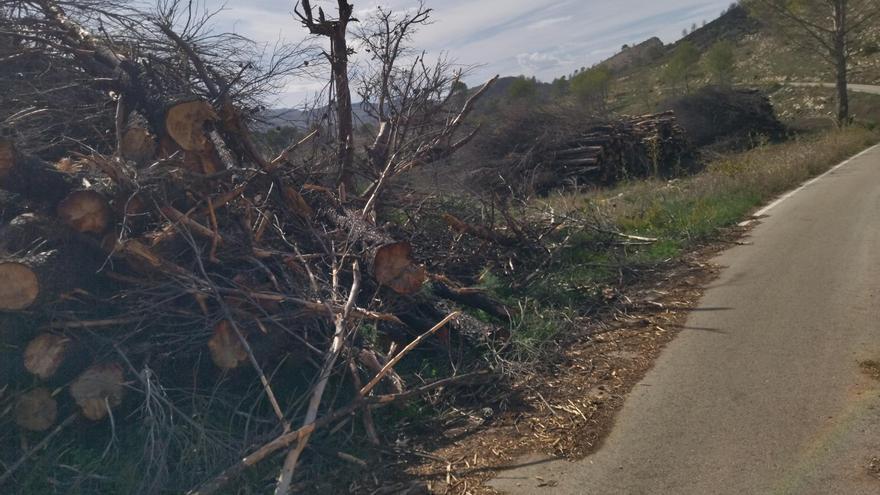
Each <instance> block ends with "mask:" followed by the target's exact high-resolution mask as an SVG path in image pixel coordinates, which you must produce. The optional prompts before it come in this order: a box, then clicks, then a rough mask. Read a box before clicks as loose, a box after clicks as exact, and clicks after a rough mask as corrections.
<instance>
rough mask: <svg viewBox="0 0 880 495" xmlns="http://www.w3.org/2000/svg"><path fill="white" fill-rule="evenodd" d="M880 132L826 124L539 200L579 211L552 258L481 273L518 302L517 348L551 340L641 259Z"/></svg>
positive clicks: (682, 246) (674, 250)
mask: <svg viewBox="0 0 880 495" xmlns="http://www.w3.org/2000/svg"><path fill="white" fill-rule="evenodd" d="M878 141H880V134H878V133H877V132H875V131H873V130H869V129H867V128H864V127H852V128H850V129H846V130H829V131H825V132H822V133H819V134H815V135H812V136H809V137H803V138H799V139H796V140H793V141H789V142H786V143H781V144H764V145H762V146H760V147H758V148H755V149H753V150H750V151H747V152H743V153H737V154H732V155H726V156H722V157H719V158H718V159H716V160H714V161H712V162H711V163H709V164H708V166H707V169H706V170H705V171H704V172H702V173H700V174H697V175H695V176H692V177H688V178H683V179H677V180H673V181H659V180H647V181H633V182H630V183H627V184H622V185H620V186H618V187H615V188H612V189H603V190H596V191H591V192H585V193H577V194H565V195H557V196H554V197H550V198H544V199H541V200H537V201H535V203H534V204H533V205H532V207H533V210H534V211H538V212H547V211H553V212H554V215H557V216H558V215H565V216H567V217H569V218H571V219H573V220H574V222H573V223H572V225H571V226H570V227H568V228H567V229H561V230H560V231H558V232H556V234H555V236H554V238H553V239H552V240H551V241H552V242H556V243H558V246H557V251H556V253H555V254H554V256H555V257H554V258H553V259H552V262H546V261H545V262H544V264H543V266H542V268H541V270H540V273H539V275H538V276H536V277H533V278H532V279H530V280H529V283H527V284H524V285H521V286H519V287H513V288H511V283H510V281H509V280H507V279H505V277H503V276H499V275H497V274H495V273H485V274H484V275H483V277H482V283H483V287H484V288H486V289H487V290H489V291H490V292H492V293H494V294H495V295H496V297H499V298H501V299H502V300H504V301H505V302H506V303H507V304H508V305H509V306H510V307H518V308H519V311H520V314H519V315H517V318H516V321H515V324H514V328H513V332H512V342H513V344H514V348H515V351H518V352H521V353H523V355H531V354H533V353H535V352H539V351H540V350H541V349H552V346H550V345H548V343H553V342H555V341H556V339H558V337H559V336H560V334H561V333H562V332H565V331H566V330H568V329H570V328H572V322H573V321H575V319H576V317H577V316H579V315H585V314H589V313H591V312H594V311H596V310H598V309H601V308H602V307H603V305H604V304H605V303H606V302H607V301H606V300H605V298H606V292H607V291H608V290H609V289H620V288H621V287H620V285H621V284H624V285H625V284H627V283H631V282H632V281H633V280H637V279H638V277H639V270H640V269H642V268H646V267H652V266H656V265H657V264H659V263H664V262H668V261H671V260H674V259H676V258H677V257H679V256H680V255H681V254H682V253H684V252H687V251H688V250H690V249H694V247H695V246H698V245H700V244H701V243H705V242H711V241H712V240H713V239H715V238H717V237H718V236H719V234H720V233H721V232H722V231H723V229H725V228H729V227H731V226H733V225H735V224H737V223H738V222H740V221H742V220H743V219H744V218H746V217H748V215H749V214H750V213H751V212H752V211H754V210H755V209H757V208H758V207H759V206H760V205H762V204H764V203H766V202H768V201H770V200H771V199H772V198H774V197H775V196H777V195H778V194H780V193H782V192H784V191H786V190H789V189H791V188H794V187H796V186H797V185H798V184H800V183H802V182H803V181H805V180H807V179H809V178H810V177H812V176H815V175H817V174H819V173H821V172H823V171H825V170H827V169H828V168H830V167H831V166H833V165H835V164H836V163H839V162H840V161H842V160H843V159H845V158H847V157H849V156H852V155H854V154H855V153H857V152H858V151H860V150H862V149H864V148H866V147H867V146H869V145H872V144H874V143H876V142H878ZM538 216H540V214H539V215H538ZM597 219H599V222H600V223H601V224H602V225H604V226H605V227H604V229H603V230H612V231H618V232H620V233H624V234H629V235H638V236H643V237H651V238H656V239H657V240H656V242H650V243H639V242H635V243H626V242H621V241H624V240H625V239H624V238H621V237H615V236H614V235H608V234H607V233H602V232H601V231H600V230H595V229H594V230H590V229H589V228H586V227H585V226H587V225H595V223H596V222H597ZM578 220H580V221H578ZM624 275H625V276H624Z"/></svg>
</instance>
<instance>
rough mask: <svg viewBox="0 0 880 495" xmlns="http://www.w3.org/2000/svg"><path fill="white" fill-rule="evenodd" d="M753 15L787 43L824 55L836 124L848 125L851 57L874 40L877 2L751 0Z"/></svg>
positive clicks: (879, 13) (879, 12) (878, 12)
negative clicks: (831, 79) (834, 101)
mask: <svg viewBox="0 0 880 495" xmlns="http://www.w3.org/2000/svg"><path fill="white" fill-rule="evenodd" d="M745 5H746V7H747V8H749V10H750V11H751V12H752V14H753V15H754V16H755V17H757V18H759V19H761V20H762V22H766V23H768V24H769V25H770V26H772V28H773V32H775V33H777V34H778V35H779V36H781V37H782V38H783V39H784V40H786V41H788V42H791V43H792V44H794V45H797V46H800V47H804V48H808V49H811V50H813V51H815V52H816V53H819V54H820V55H822V57H823V59H824V60H825V62H826V64H827V65H828V67H829V68H830V69H832V72H833V73H834V76H835V86H836V88H837V122H838V124H839V125H846V124H847V123H848V122H849V95H848V94H847V85H848V81H849V74H850V71H851V70H852V57H853V55H855V54H857V53H858V52H859V51H860V50H862V49H863V46H864V45H865V44H866V43H870V42H872V41H875V39H876V35H875V34H874V28H875V26H876V24H877V21H880V2H878V1H877V0H748V1H747V2H745Z"/></svg>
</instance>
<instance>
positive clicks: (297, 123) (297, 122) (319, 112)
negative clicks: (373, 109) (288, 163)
mask: <svg viewBox="0 0 880 495" xmlns="http://www.w3.org/2000/svg"><path fill="white" fill-rule="evenodd" d="M329 111H331V110H330V107H328V106H323V107H321V108H317V109H314V110H309V111H306V110H302V109H298V108H272V109H269V110H266V111H265V112H263V113H262V114H261V115H260V116H259V118H258V121H259V123H260V125H258V127H262V128H264V129H266V128H270V127H300V128H303V127H306V126H308V125H309V123H310V122H317V121H319V120H321V119H322V118H323V117H324V116H325V115H327V112H329ZM373 122H375V120H374V119H373V118H372V117H370V116H369V115H368V114H367V112H365V111H364V109H363V106H362V105H361V104H360V103H357V104H355V105H354V124H355V126H357V125H360V124H364V123H373Z"/></svg>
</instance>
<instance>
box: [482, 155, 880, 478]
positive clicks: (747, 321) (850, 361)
mask: <svg viewBox="0 0 880 495" xmlns="http://www.w3.org/2000/svg"><path fill="white" fill-rule="evenodd" d="M747 240H748V243H747V245H743V246H737V247H734V248H733V249H730V250H728V251H726V252H724V253H723V254H721V255H720V256H719V257H718V258H717V259H716V260H715V262H716V263H718V264H719V265H722V266H725V267H726V268H725V269H724V270H723V271H722V273H721V275H720V278H719V279H718V280H717V281H716V282H715V283H713V284H712V285H711V286H710V287H709V288H708V289H707V291H706V293H705V295H704V297H703V298H702V300H701V302H700V305H699V307H698V309H697V310H696V311H694V312H693V313H692V314H691V315H690V317H689V318H688V321H687V324H686V326H685V329H684V330H683V331H682V333H681V334H680V335H679V336H678V337H677V338H676V339H675V340H674V341H673V342H672V343H671V344H670V345H669V347H668V348H667V349H666V350H665V351H664V352H663V353H662V354H661V356H660V358H659V359H658V361H657V363H656V365H655V367H654V368H653V369H652V370H651V371H650V372H649V373H648V375H647V376H646V377H645V378H644V380H643V381H642V382H641V383H640V384H639V385H637V386H636V387H635V389H634V390H633V392H632V393H631V394H630V396H629V397H628V398H627V400H626V403H625V405H624V407H623V410H622V411H621V412H620V414H619V416H618V418H617V421H616V424H615V426H614V428H613V429H612V431H611V433H610V435H609V437H608V438H607V440H606V441H605V443H604V445H603V446H602V447H601V448H600V449H599V450H598V452H596V453H595V454H593V455H591V456H589V457H587V458H585V459H583V460H581V461H578V462H567V461H558V460H548V459H542V458H538V457H533V458H527V459H522V461H523V462H520V463H517V464H518V465H519V466H520V467H515V468H512V469H509V470H506V471H503V472H501V473H500V474H499V475H498V477H497V478H496V479H494V480H492V481H491V482H490V485H491V486H493V487H495V488H496V489H498V490H499V491H501V492H503V493H508V494H512V495H518V494H535V493H539V494H542V495H557V494H558V495H574V494H578V495H618V494H627V495H637V494H652V495H653V494H663V495H665V494H676V495H677V494H684V495H690V494H693V495H710V494H711V495H726V494H730V495H734V494H735V495H744V494H750V495H751V494H791V495H830V494H845V495H863V494H864V495H868V494H871V495H877V494H880V480H877V479H876V478H873V477H872V476H871V475H870V474H869V472H868V470H867V468H866V465H867V464H868V462H869V459H870V458H871V457H872V456H880V382H878V381H875V380H873V379H871V378H870V377H869V376H868V375H867V374H866V373H864V372H863V371H864V370H862V369H861V367H860V363H862V362H864V361H866V360H872V359H873V360H878V361H880V147H878V148H874V149H872V150H870V151H868V152H867V153H865V154H863V155H860V156H859V157H857V158H855V159H853V160H852V161H850V162H849V163H846V164H845V165H843V166H840V167H838V168H836V169H835V170H833V171H832V172H830V173H828V174H827V175H825V176H823V177H821V178H820V179H819V180H815V181H812V182H810V183H808V184H807V185H806V186H804V187H803V188H802V189H801V190H799V191H798V192H797V193H795V194H793V195H791V196H789V197H787V198H786V199H785V200H784V201H782V202H779V203H777V204H776V205H774V206H773V207H772V208H771V209H769V210H768V211H766V216H765V217H764V218H762V220H761V222H760V224H758V225H756V226H755V228H754V229H753V231H752V232H751V234H750V238H749V239H747Z"/></svg>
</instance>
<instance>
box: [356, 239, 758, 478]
mask: <svg viewBox="0 0 880 495" xmlns="http://www.w3.org/2000/svg"><path fill="white" fill-rule="evenodd" d="M744 231H745V229H739V228H738V229H735V230H730V231H727V232H725V233H724V235H723V236H722V240H718V241H717V242H713V243H711V244H708V245H704V246H701V247H699V248H697V249H695V250H693V251H692V252H690V253H688V254H687V255H685V256H682V257H681V258H680V259H679V260H678V261H676V262H674V263H670V264H668V265H666V266H663V267H660V268H657V269H656V270H655V271H652V272H650V273H648V274H647V275H646V276H645V278H644V279H643V282H641V283H639V284H638V285H635V286H633V287H631V288H630V290H629V291H628V292H626V293H625V294H621V295H620V296H619V303H618V304H617V305H616V306H615V307H614V310H613V311H610V312H608V313H607V314H606V315H605V316H604V317H601V318H597V319H594V320H590V321H583V322H579V323H581V325H580V328H581V329H582V333H581V335H579V336H578V337H576V338H572V340H571V341H570V342H568V343H567V344H566V345H565V346H564V349H563V351H562V356H561V359H560V360H559V361H558V362H556V363H554V364H553V365H550V366H547V367H546V369H543V370H541V371H540V372H538V373H534V374H531V375H529V376H526V377H523V378H522V379H521V380H520V381H518V382H516V383H514V384H513V386H512V391H511V394H510V397H511V398H510V400H509V401H508V402H506V403H503V404H502V406H501V411H500V412H494V411H490V412H492V413H494V415H493V416H492V417H491V418H490V419H488V420H486V419H485V418H478V417H473V418H471V419H472V421H469V422H466V424H465V425H464V426H456V427H452V428H448V429H446V430H440V431H438V432H437V433H438V435H436V436H434V437H433V438H432V437H431V436H430V435H424V436H419V437H413V438H412V439H411V440H410V441H408V442H407V449H406V450H407V451H408V452H409V453H410V454H412V453H414V452H415V453H416V454H415V455H409V456H408V457H407V458H406V459H400V460H399V463H393V464H392V465H388V466H386V469H385V470H384V471H386V473H385V475H383V476H377V478H378V479H380V480H381V479H385V480H386V481H385V482H382V483H380V484H373V483H369V482H365V483H364V484H363V485H360V486H358V487H350V488H353V489H354V490H353V491H354V492H357V493H412V494H415V493H432V494H450V495H452V494H455V495H464V494H493V493H497V492H495V491H494V490H492V489H491V488H489V487H486V486H483V483H484V482H485V481H487V480H489V479H491V478H492V477H493V476H494V474H495V473H496V472H497V471H498V470H499V469H501V468H504V467H506V466H510V465H511V463H512V462H514V461H515V460H516V459H519V458H521V457H522V456H523V455H526V454H543V455H547V456H551V457H554V458H564V459H572V460H573V459H579V458H583V457H584V456H587V455H589V454H590V453H592V452H594V451H595V450H596V449H598V447H599V446H600V445H601V443H602V441H603V439H604V438H605V437H606V435H607V434H608V432H609V431H610V429H611V427H612V426H613V424H614V417H615V414H616V413H617V412H618V411H619V410H620V409H621V407H622V406H623V403H624V401H625V399H626V396H627V394H628V393H629V392H630V391H631V390H632V389H633V388H634V387H636V386H638V382H639V381H640V380H641V379H642V377H644V376H645V374H646V373H647V371H648V370H649V369H650V368H651V367H652V366H653V364H654V361H655V360H656V358H657V357H658V356H659V354H660V352H661V351H662V350H663V348H664V347H665V346H666V345H667V344H668V343H669V342H670V341H671V340H672V339H674V338H675V336H676V335H677V334H678V332H679V331H680V330H681V328H682V326H683V325H684V323H685V319H686V318H687V315H688V312H689V311H690V310H691V309H692V308H694V307H695V306H696V304H697V302H698V301H699V299H700V296H701V295H702V291H703V288H704V287H705V286H706V285H707V284H708V283H709V282H711V281H712V280H713V279H714V278H715V277H716V276H717V274H718V267H716V266H713V265H712V264H711V263H710V262H709V260H711V259H712V258H713V257H714V255H715V254H717V253H718V252H720V251H722V250H724V249H725V248H727V247H729V246H730V244H731V243H733V242H737V241H736V239H738V238H740V237H741V236H742V234H743V233H744ZM387 480H393V481H387ZM539 481H540V480H539ZM548 483H552V482H548ZM548 486H549V485H548Z"/></svg>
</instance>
